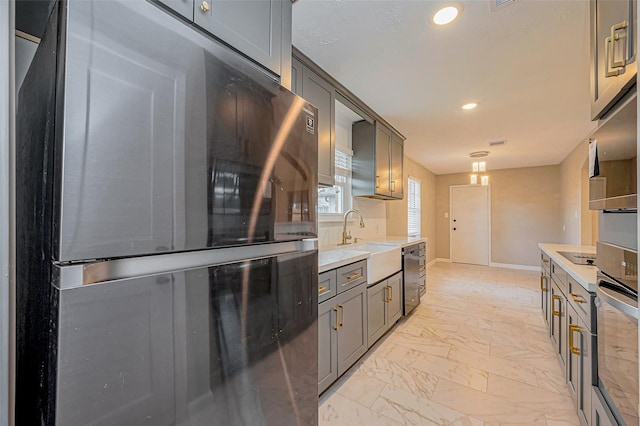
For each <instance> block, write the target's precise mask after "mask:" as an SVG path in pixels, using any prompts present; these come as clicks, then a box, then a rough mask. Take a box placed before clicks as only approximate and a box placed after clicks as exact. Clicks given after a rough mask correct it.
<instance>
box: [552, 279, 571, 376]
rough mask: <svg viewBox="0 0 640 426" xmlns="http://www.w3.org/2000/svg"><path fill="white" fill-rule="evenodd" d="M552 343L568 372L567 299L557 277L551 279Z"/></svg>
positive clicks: (564, 368) (561, 363)
mask: <svg viewBox="0 0 640 426" xmlns="http://www.w3.org/2000/svg"><path fill="white" fill-rule="evenodd" d="M550 308H551V317H550V320H551V321H550V322H551V324H550V329H551V343H552V344H553V349H554V351H555V353H556V355H557V356H558V360H559V362H560V365H561V367H562V370H563V371H564V372H565V373H566V371H567V370H566V364H567V355H566V347H567V344H566V338H567V337H566V334H565V333H566V330H567V325H566V324H567V299H565V297H564V294H563V293H562V292H561V291H560V288H559V287H558V284H557V283H556V280H555V279H552V280H551V306H550Z"/></svg>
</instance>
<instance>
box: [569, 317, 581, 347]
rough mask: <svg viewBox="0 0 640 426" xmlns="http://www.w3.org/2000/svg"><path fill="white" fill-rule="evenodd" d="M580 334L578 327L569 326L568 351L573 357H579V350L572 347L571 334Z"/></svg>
mask: <svg viewBox="0 0 640 426" xmlns="http://www.w3.org/2000/svg"><path fill="white" fill-rule="evenodd" d="M576 331H577V332H578V333H579V332H580V327H578V326H577V325H575V324H569V350H570V351H571V353H572V354H574V355H580V349H578V348H576V347H575V346H573V333H575V332H576Z"/></svg>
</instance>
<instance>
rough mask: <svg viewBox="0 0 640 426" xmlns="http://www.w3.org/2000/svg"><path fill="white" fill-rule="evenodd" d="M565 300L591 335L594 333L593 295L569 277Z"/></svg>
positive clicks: (594, 312) (594, 310)
mask: <svg viewBox="0 0 640 426" xmlns="http://www.w3.org/2000/svg"><path fill="white" fill-rule="evenodd" d="M567 300H568V301H569V303H570V304H571V306H573V309H575V311H576V314H578V317H579V318H580V319H581V320H582V321H583V322H584V324H585V325H586V326H587V328H588V329H589V331H590V332H591V333H596V309H595V304H594V303H595V295H594V294H593V293H590V292H588V291H587V290H586V289H585V288H584V287H582V286H581V285H580V283H578V282H577V281H576V280H574V279H573V278H571V277H569V278H568V286H567Z"/></svg>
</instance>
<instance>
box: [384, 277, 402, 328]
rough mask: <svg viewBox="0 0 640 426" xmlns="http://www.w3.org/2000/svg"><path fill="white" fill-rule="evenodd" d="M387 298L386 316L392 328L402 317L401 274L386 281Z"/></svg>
mask: <svg viewBox="0 0 640 426" xmlns="http://www.w3.org/2000/svg"><path fill="white" fill-rule="evenodd" d="M387 282H388V284H387V288H388V291H389V297H388V299H387V300H388V302H387V316H388V317H389V319H388V320H387V322H388V323H389V327H392V326H393V324H395V323H396V321H398V320H399V319H400V317H401V316H402V302H403V298H402V272H398V273H397V274H395V275H394V276H392V277H391V278H389V279H388V280H387Z"/></svg>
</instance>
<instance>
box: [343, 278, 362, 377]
mask: <svg viewBox="0 0 640 426" xmlns="http://www.w3.org/2000/svg"><path fill="white" fill-rule="evenodd" d="M366 287H367V286H366V284H363V285H361V286H358V287H356V288H353V289H351V290H348V291H346V292H344V293H342V294H339V295H338V296H337V297H336V301H337V302H338V311H339V312H338V314H339V320H340V322H339V329H338V375H342V374H344V372H345V371H347V370H348V369H349V367H351V366H352V365H353V364H354V363H355V362H356V361H357V360H358V359H359V358H360V357H361V356H362V355H364V354H365V352H367V316H366V315H367V289H366Z"/></svg>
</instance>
